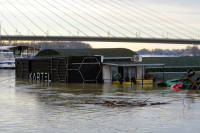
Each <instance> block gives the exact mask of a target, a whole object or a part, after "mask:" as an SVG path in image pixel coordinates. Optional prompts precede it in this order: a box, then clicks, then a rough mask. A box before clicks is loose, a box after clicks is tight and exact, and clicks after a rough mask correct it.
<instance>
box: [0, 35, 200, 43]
mask: <svg viewBox="0 0 200 133" xmlns="http://www.w3.org/2000/svg"><path fill="white" fill-rule="evenodd" d="M0 40H2V41H6V40H7V41H9V40H11V41H94V42H133V43H166V44H197V45H200V40H196V39H169V38H132V37H91V36H90V37H87V36H20V35H13V36H6V35H2V36H0Z"/></svg>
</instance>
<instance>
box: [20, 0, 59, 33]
mask: <svg viewBox="0 0 200 133" xmlns="http://www.w3.org/2000/svg"><path fill="white" fill-rule="evenodd" d="M16 1H17V2H18V3H19V4H21V3H20V2H19V1H18V0H16ZM21 5H23V4H21ZM23 7H24V8H25V9H26V10H29V11H30V12H31V13H32V14H33V15H34V16H35V17H36V18H37V19H38V20H41V21H42V22H43V23H44V24H46V25H47V26H48V27H50V28H51V29H52V30H53V31H54V32H56V33H57V34H59V35H60V36H62V35H61V34H60V33H58V32H57V31H56V30H55V29H54V28H52V27H51V26H49V24H48V23H46V22H45V21H44V20H43V19H40V18H39V17H38V16H39V15H36V14H35V13H34V12H33V11H31V10H30V9H28V8H27V7H26V6H24V5H23ZM47 35H48V34H47Z"/></svg>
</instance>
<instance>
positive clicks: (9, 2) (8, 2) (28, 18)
mask: <svg viewBox="0 0 200 133" xmlns="http://www.w3.org/2000/svg"><path fill="white" fill-rule="evenodd" d="M7 1H8V3H10V4H11V5H12V6H13V7H14V8H15V9H17V10H18V11H19V12H20V13H21V14H22V15H23V16H24V17H25V18H27V19H28V20H29V21H30V22H31V23H32V24H34V25H35V26H36V27H37V28H38V29H40V30H41V31H42V32H43V33H44V34H45V35H47V33H46V32H45V31H44V30H43V29H41V28H40V27H39V26H38V25H37V24H36V23H35V22H34V21H32V20H31V19H30V18H29V17H27V16H26V15H25V14H24V13H23V12H22V11H21V10H19V9H18V8H17V7H16V6H15V5H14V4H12V3H11V2H10V1H9V0H7Z"/></svg>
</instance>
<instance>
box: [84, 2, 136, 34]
mask: <svg viewBox="0 0 200 133" xmlns="http://www.w3.org/2000/svg"><path fill="white" fill-rule="evenodd" d="M82 1H84V0H82ZM84 2H85V3H88V2H86V1H84ZM92 2H94V1H92ZM90 3H91V1H90ZM94 3H96V2H94ZM96 4H97V5H98V6H99V4H98V3H96ZM90 5H91V4H90ZM92 6H93V7H95V8H96V9H98V10H99V11H101V12H103V13H105V14H106V15H109V16H110V17H113V18H115V19H116V20H118V21H119V22H121V23H124V24H126V22H124V21H123V20H121V19H119V18H117V17H115V16H113V15H111V14H109V13H107V12H105V11H104V10H102V9H101V8H100V7H98V6H94V5H92ZM104 18H105V17H104ZM105 19H107V20H108V18H105ZM109 21H110V22H112V23H114V24H116V22H114V21H112V20H109ZM126 25H127V24H126ZM117 26H119V27H120V28H122V29H123V30H125V31H127V32H129V33H131V34H134V35H137V34H136V33H134V32H132V31H130V30H128V29H126V28H124V27H122V26H121V25H119V24H117Z"/></svg>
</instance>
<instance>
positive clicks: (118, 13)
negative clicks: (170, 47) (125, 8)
mask: <svg viewBox="0 0 200 133" xmlns="http://www.w3.org/2000/svg"><path fill="white" fill-rule="evenodd" d="M104 2H105V1H104ZM95 3H97V4H99V5H100V6H102V7H104V8H106V7H105V6H103V5H102V4H100V3H98V2H95ZM107 7H108V6H107ZM108 8H109V7H108ZM112 8H116V9H118V8H117V7H116V6H114V5H112ZM112 8H109V9H110V11H112V12H114V13H116V14H117V15H119V16H121V17H123V18H125V19H127V20H129V21H131V22H133V23H136V24H137V25H140V26H142V27H145V28H146V29H148V30H149V31H151V32H153V33H155V34H157V35H159V36H161V37H162V34H160V33H157V32H155V31H154V30H151V29H150V28H148V27H146V26H144V25H142V24H140V23H137V22H136V21H133V20H132V19H130V18H128V17H126V16H124V15H122V14H121V13H120V12H116V11H115V10H113V9H112ZM134 16H135V15H134ZM135 17H136V18H137V19H139V20H140V21H142V22H145V21H144V20H142V19H140V18H139V17H137V16H135ZM127 25H129V26H130V24H127ZM141 32H143V31H141ZM143 33H144V34H146V35H149V34H147V33H145V32H143ZM149 36H151V35H149ZM151 37H153V36H151Z"/></svg>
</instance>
